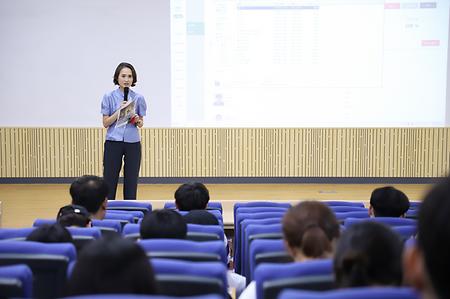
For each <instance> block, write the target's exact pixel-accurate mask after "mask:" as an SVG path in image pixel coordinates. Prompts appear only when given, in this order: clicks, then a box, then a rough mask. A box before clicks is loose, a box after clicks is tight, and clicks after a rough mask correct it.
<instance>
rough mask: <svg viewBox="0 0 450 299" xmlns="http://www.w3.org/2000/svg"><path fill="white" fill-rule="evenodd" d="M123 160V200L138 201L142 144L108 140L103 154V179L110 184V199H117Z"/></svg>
mask: <svg viewBox="0 0 450 299" xmlns="http://www.w3.org/2000/svg"><path fill="white" fill-rule="evenodd" d="M122 159H123V164H124V166H123V176H124V178H123V198H124V199H136V196H137V182H138V176H139V168H140V167H141V143H140V142H134V143H127V142H123V141H110V140H106V142H105V150H104V154H103V178H104V180H105V181H106V183H107V184H108V187H109V194H108V199H109V200H114V199H116V191H117V183H118V181H119V173H120V169H121V168H122Z"/></svg>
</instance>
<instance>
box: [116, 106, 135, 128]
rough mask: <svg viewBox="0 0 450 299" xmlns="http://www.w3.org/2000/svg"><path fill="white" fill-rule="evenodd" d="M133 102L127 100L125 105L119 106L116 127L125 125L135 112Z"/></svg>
mask: <svg viewBox="0 0 450 299" xmlns="http://www.w3.org/2000/svg"><path fill="white" fill-rule="evenodd" d="M135 104H136V101H128V103H127V104H126V105H125V106H123V107H122V108H120V110H119V115H118V117H117V122H116V128H117V127H123V126H125V125H126V124H127V123H128V122H129V121H130V119H131V118H132V117H133V116H134V115H135V114H136V110H135Z"/></svg>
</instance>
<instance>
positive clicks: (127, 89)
mask: <svg viewBox="0 0 450 299" xmlns="http://www.w3.org/2000/svg"><path fill="white" fill-rule="evenodd" d="M129 91H130V88H129V87H124V88H123V100H124V101H125V102H126V101H128V92H129Z"/></svg>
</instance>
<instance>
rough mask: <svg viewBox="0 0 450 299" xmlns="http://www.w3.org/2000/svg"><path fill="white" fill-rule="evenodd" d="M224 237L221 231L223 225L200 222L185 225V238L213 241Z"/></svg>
mask: <svg viewBox="0 0 450 299" xmlns="http://www.w3.org/2000/svg"><path fill="white" fill-rule="evenodd" d="M224 238H225V233H224V231H223V226H220V225H202V224H192V223H188V225H187V236H186V239H188V240H193V241H214V240H221V241H223V240H224Z"/></svg>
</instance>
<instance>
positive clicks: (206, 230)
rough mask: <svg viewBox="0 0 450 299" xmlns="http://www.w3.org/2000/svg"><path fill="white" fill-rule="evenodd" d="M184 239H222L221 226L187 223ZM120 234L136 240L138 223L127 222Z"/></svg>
mask: <svg viewBox="0 0 450 299" xmlns="http://www.w3.org/2000/svg"><path fill="white" fill-rule="evenodd" d="M187 229H188V231H187V236H186V239H188V240H192V241H215V240H222V241H223V240H224V231H223V227H222V226H220V225H200V224H191V223H189V224H188V225H187ZM122 236H123V237H124V238H127V239H133V240H137V239H139V238H140V237H141V234H140V224H134V223H128V224H126V225H125V226H124V227H123V231H122Z"/></svg>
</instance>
